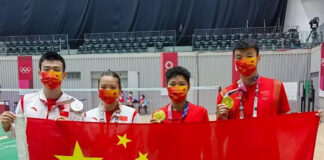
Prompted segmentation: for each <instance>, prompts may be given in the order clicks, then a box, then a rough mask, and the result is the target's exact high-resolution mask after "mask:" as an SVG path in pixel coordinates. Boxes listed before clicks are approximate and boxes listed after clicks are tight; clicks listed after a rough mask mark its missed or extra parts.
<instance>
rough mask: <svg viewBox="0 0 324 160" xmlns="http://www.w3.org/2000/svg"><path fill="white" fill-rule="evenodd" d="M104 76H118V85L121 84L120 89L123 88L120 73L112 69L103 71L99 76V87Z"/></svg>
mask: <svg viewBox="0 0 324 160" xmlns="http://www.w3.org/2000/svg"><path fill="white" fill-rule="evenodd" d="M103 76H112V77H114V78H117V79H118V85H119V89H120V88H121V82H120V77H119V75H118V74H117V73H116V72H114V71H111V70H108V71H106V72H103V73H101V75H100V76H99V79H98V88H99V84H100V80H101V78H102V77H103Z"/></svg>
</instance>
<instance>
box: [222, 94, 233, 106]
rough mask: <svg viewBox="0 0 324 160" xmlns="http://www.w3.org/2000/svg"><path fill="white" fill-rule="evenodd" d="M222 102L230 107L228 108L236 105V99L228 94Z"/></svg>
mask: <svg viewBox="0 0 324 160" xmlns="http://www.w3.org/2000/svg"><path fill="white" fill-rule="evenodd" d="M222 104H225V105H226V106H227V107H228V109H232V108H233V106H234V100H233V98H231V97H229V96H227V97H225V98H223V100H222Z"/></svg>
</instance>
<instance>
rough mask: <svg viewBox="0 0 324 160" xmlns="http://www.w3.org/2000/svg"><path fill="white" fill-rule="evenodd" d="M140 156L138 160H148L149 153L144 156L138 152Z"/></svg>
mask: <svg viewBox="0 0 324 160" xmlns="http://www.w3.org/2000/svg"><path fill="white" fill-rule="evenodd" d="M138 154H139V157H138V158H136V160H148V159H147V154H148V153H145V154H142V153H141V152H138Z"/></svg>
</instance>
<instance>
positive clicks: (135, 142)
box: [27, 112, 319, 160]
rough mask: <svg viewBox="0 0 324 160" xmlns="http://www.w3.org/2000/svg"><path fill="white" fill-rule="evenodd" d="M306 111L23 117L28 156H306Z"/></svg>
mask: <svg viewBox="0 0 324 160" xmlns="http://www.w3.org/2000/svg"><path fill="white" fill-rule="evenodd" d="M318 125H319V118H318V117H315V114H314V113H313V112H312V113H303V114H290V115H282V116H278V117H274V118H267V119H248V120H228V121H217V122H209V123H191V124H190V123H186V124H106V123H93V122H72V121H52V120H41V119H28V120H27V143H28V150H29V156H30V160H43V159H44V160H45V159H46V160H54V159H55V160H57V159H59V160H72V159H73V160H74V159H75V160H101V159H104V160H108V159H109V160H111V159H113V160H117V159H118V160H119V159H125V160H135V159H136V160H173V159H174V160H198V159H204V160H238V159H240V160H260V159H262V160H278V159H284V160H312V159H313V154H314V148H315V140H316V134H317V129H318Z"/></svg>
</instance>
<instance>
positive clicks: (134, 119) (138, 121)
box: [132, 110, 142, 123]
mask: <svg viewBox="0 0 324 160" xmlns="http://www.w3.org/2000/svg"><path fill="white" fill-rule="evenodd" d="M132 122H133V123H142V122H141V120H140V117H139V115H138V112H137V110H135V112H134V114H133V120H132Z"/></svg>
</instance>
